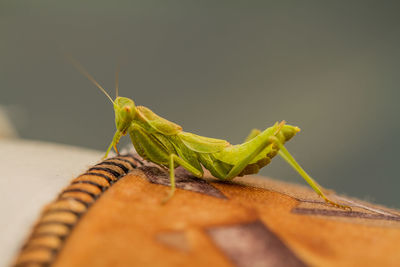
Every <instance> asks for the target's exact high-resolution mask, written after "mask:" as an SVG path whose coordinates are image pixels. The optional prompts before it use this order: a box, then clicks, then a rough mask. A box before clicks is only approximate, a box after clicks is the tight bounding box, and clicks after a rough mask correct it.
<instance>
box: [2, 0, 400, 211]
mask: <svg viewBox="0 0 400 267" xmlns="http://www.w3.org/2000/svg"><path fill="white" fill-rule="evenodd" d="M217 2H218V3H217ZM399 7H400V2H399V1H330V2H328V1H258V2H255V1H242V2H236V1H226V2H219V1H214V2H205V1H179V2H178V1H161V0H160V1H62V2H61V1H42V0H36V1H4V0H3V1H1V2H0V105H4V106H6V107H7V108H8V112H9V114H10V116H11V118H12V120H13V121H14V123H15V124H16V127H17V130H18V132H19V134H20V136H22V137H23V138H26V139H35V140H43V141H50V142H58V143H64V144H71V145H76V146H82V147H88V148H94V149H98V150H105V149H106V147H107V146H108V144H109V142H110V141H111V138H112V134H113V132H114V121H113V109H112V106H111V104H110V103H109V101H108V100H107V99H106V97H105V96H104V95H103V94H102V93H101V92H100V91H99V90H98V89H96V88H95V87H94V86H93V85H92V84H91V83H90V82H89V81H88V80H87V79H86V78H85V77H83V76H82V75H81V74H80V73H78V72H77V71H76V69H74V68H73V67H72V66H71V65H70V63H68V62H67V61H66V60H65V59H64V58H63V53H64V52H67V53H70V54H71V55H73V56H74V57H75V58H76V59H77V60H79V61H80V62H81V63H82V64H83V65H84V66H85V67H86V68H87V69H88V71H89V72H90V73H91V74H92V75H93V76H95V77H96V79H97V80H98V81H99V83H100V84H102V85H103V86H104V87H105V88H107V89H108V90H109V92H110V94H112V95H114V84H115V82H114V75H115V70H116V65H117V61H118V60H119V61H120V62H121V63H120V67H121V71H120V95H122V96H127V97H131V98H133V99H134V100H135V102H136V103H137V104H138V105H145V106H148V107H150V108H151V109H152V110H153V111H155V112H156V113H158V114H159V115H161V116H164V117H166V118H167V119H169V120H172V121H174V122H177V123H179V124H180V125H182V126H183V127H184V129H185V130H186V131H191V132H194V133H197V134H200V135H205V136H210V137H216V138H224V139H227V140H229V141H230V142H231V143H239V142H241V141H242V140H243V138H245V137H246V135H247V134H248V133H249V131H250V130H251V129H252V128H261V129H264V128H266V127H268V126H270V125H272V124H273V123H274V122H275V121H277V120H283V119H284V120H286V121H288V122H289V123H291V124H294V125H298V126H299V127H300V128H301V129H302V131H301V132H300V133H299V134H298V135H297V136H296V137H295V138H294V139H293V140H292V141H291V142H290V143H288V145H287V147H288V149H289V150H290V151H291V152H292V153H293V154H294V155H295V157H296V158H297V160H298V161H299V162H300V163H301V164H302V165H303V167H304V168H305V169H306V170H307V171H308V172H309V173H310V174H311V175H312V176H313V177H314V178H315V179H316V180H317V181H318V182H319V183H320V184H322V185H324V186H325V187H328V188H332V189H334V190H336V191H338V192H340V193H345V194H348V195H350V196H356V197H359V198H362V199H365V200H368V201H374V202H376V203H380V204H385V205H388V206H390V207H397V208H400V194H399V190H400V179H399V174H398V173H399V170H398V169H397V167H398V165H397V164H399V163H398V159H399V156H398V152H399V149H400V139H399V133H400V123H399V119H398V117H399V116H398V115H399V112H400V107H399V104H398V103H397V102H398V101H399V96H400V93H399V87H400V75H399V69H400V63H399V62H400V52H399V49H400V16H399V14H400V8H399ZM127 142H128V139H125V141H124V143H125V144H126V143H127ZM32 156H34V155H32ZM261 174H262V175H267V176H272V177H275V178H278V179H282V180H287V181H291V182H299V183H304V182H303V181H302V180H301V178H300V176H298V175H297V174H296V173H295V172H294V171H293V170H292V169H291V168H290V167H289V166H288V165H287V164H286V163H285V162H283V160H281V159H278V158H277V159H275V160H274V161H273V162H272V164H271V165H269V166H268V167H267V168H264V169H263V170H262V173H261Z"/></svg>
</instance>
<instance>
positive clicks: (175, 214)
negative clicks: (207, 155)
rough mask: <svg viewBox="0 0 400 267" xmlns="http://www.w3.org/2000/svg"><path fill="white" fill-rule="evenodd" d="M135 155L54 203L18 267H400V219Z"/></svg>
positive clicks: (76, 184)
mask: <svg viewBox="0 0 400 267" xmlns="http://www.w3.org/2000/svg"><path fill="white" fill-rule="evenodd" d="M176 180H177V187H178V189H177V191H176V193H175V195H174V197H173V198H172V199H170V200H169V201H168V202H167V203H166V204H164V205H162V204H161V201H162V200H163V199H164V198H165V197H166V195H167V193H168V189H169V188H168V187H166V185H168V183H169V178H168V172H167V171H166V170H163V169H161V168H159V167H157V166H155V165H153V164H151V163H147V162H145V161H143V160H142V159H140V158H139V157H137V156H136V155H126V156H118V157H115V158H111V159H108V160H106V161H103V162H101V163H99V164H97V165H95V166H93V167H92V168H90V169H89V170H88V171H87V172H86V173H84V174H82V175H81V176H79V177H77V178H76V179H74V180H73V181H72V182H71V184H70V185H69V186H68V187H67V188H65V190H63V191H62V192H61V193H60V194H59V196H58V197H57V198H56V200H55V201H54V202H52V203H50V204H49V205H47V206H46V207H45V208H44V209H43V212H42V214H41V215H40V217H39V219H38V221H37V223H36V224H35V226H33V228H32V232H31V235H30V236H29V237H28V238H27V241H26V243H25V244H24V246H23V247H22V249H21V252H20V254H19V255H17V257H16V260H15V266H49V265H51V266H56V267H70V266H77V267H80V266H99V267H100V266H112V267H117V266H238V267H242V266H243V267H244V266H400V247H399V241H400V213H399V211H396V210H390V209H387V208H385V207H380V206H376V205H372V204H370V203H366V202H362V201H360V200H357V199H352V198H347V197H341V196H336V195H335V194H334V193H332V192H331V193H330V195H329V196H330V197H331V198H333V199H334V200H336V201H338V202H340V203H343V204H346V205H349V206H351V207H352V211H347V210H341V209H338V208H334V207H331V206H329V205H327V204H325V203H324V202H323V201H322V200H321V199H319V198H318V197H317V195H316V194H315V193H314V192H313V191H312V190H310V189H308V188H306V187H303V186H298V185H293V184H289V183H284V182H279V181H275V180H271V179H267V178H262V177H255V176H244V177H240V178H237V179H235V180H234V181H232V182H221V181H218V180H215V179H213V178H211V177H208V176H206V178H205V179H198V178H195V177H193V176H191V175H190V174H189V173H187V172H186V171H185V170H183V169H180V168H178V169H177V178H176Z"/></svg>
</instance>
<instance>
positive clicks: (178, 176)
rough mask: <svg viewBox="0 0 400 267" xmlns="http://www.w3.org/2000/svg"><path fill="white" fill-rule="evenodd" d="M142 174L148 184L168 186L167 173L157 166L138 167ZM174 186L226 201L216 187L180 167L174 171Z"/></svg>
mask: <svg viewBox="0 0 400 267" xmlns="http://www.w3.org/2000/svg"><path fill="white" fill-rule="evenodd" d="M139 169H140V170H142V171H143V172H144V174H145V175H146V177H147V179H148V180H149V182H151V183H153V184H161V185H166V186H170V181H169V172H167V171H166V170H163V169H161V168H159V167H157V166H151V165H148V166H142V167H139ZM175 184H176V187H177V188H181V189H185V190H189V191H194V192H197V193H202V194H205V195H209V196H213V197H217V198H222V199H227V197H226V196H225V195H224V194H223V193H222V192H221V191H219V190H218V189H217V188H216V187H214V186H213V185H211V184H210V183H208V182H207V181H206V180H204V179H200V178H197V177H196V176H193V175H192V174H191V173H190V172H188V171H186V170H185V169H184V168H182V167H178V168H176V169H175Z"/></svg>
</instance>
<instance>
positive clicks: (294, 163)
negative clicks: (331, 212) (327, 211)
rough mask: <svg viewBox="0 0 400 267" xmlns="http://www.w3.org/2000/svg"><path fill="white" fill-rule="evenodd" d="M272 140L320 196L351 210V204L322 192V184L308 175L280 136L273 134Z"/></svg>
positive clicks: (286, 159) (280, 153) (287, 160)
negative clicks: (336, 200) (343, 202)
mask: <svg viewBox="0 0 400 267" xmlns="http://www.w3.org/2000/svg"><path fill="white" fill-rule="evenodd" d="M270 140H271V141H272V142H273V143H274V144H276V145H277V146H278V147H279V155H280V156H281V157H282V158H283V159H284V160H285V161H286V162H287V163H289V165H290V166H292V167H293V168H294V169H295V170H296V171H297V172H298V173H299V174H300V175H301V177H303V179H304V180H306V182H307V183H308V184H309V185H310V186H311V187H312V189H314V191H315V192H316V193H317V194H318V195H319V196H320V197H322V198H323V199H324V200H325V202H327V203H329V204H331V205H333V206H335V207H338V208H341V209H347V210H351V208H350V207H349V206H346V205H342V204H339V203H337V202H334V201H332V200H330V199H329V198H327V197H326V196H325V194H324V193H323V192H322V190H321V186H320V185H319V184H318V183H317V182H316V181H315V180H314V179H313V178H311V176H310V175H308V174H307V173H306V172H305V170H304V169H303V168H302V167H301V166H300V164H298V163H297V161H296V160H295V159H294V158H293V156H292V155H291V154H290V153H289V151H288V150H287V149H286V147H285V146H284V145H282V143H281V142H280V141H279V140H278V138H276V137H275V136H271V137H270Z"/></svg>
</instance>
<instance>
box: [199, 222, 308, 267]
mask: <svg viewBox="0 0 400 267" xmlns="http://www.w3.org/2000/svg"><path fill="white" fill-rule="evenodd" d="M207 233H208V235H209V236H210V237H211V239H212V240H213V241H214V243H215V244H216V245H217V247H218V248H219V249H220V250H222V252H223V253H224V254H225V255H226V256H227V257H228V258H229V259H230V260H231V261H232V263H233V264H235V265H236V266H238V267H250V266H265V267H269V266H274V267H284V266H306V265H305V264H304V263H303V262H302V261H301V260H300V259H299V258H298V257H297V256H296V255H295V254H294V253H293V252H292V251H291V250H290V249H289V248H288V247H287V246H286V245H285V244H284V243H283V242H282V241H281V239H280V238H279V237H278V236H277V235H276V234H275V233H273V232H272V231H271V230H270V229H268V227H267V226H266V225H264V224H263V223H262V222H261V221H260V220H257V221H254V222H250V223H242V224H234V225H224V226H218V227H212V228H208V229H207Z"/></svg>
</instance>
